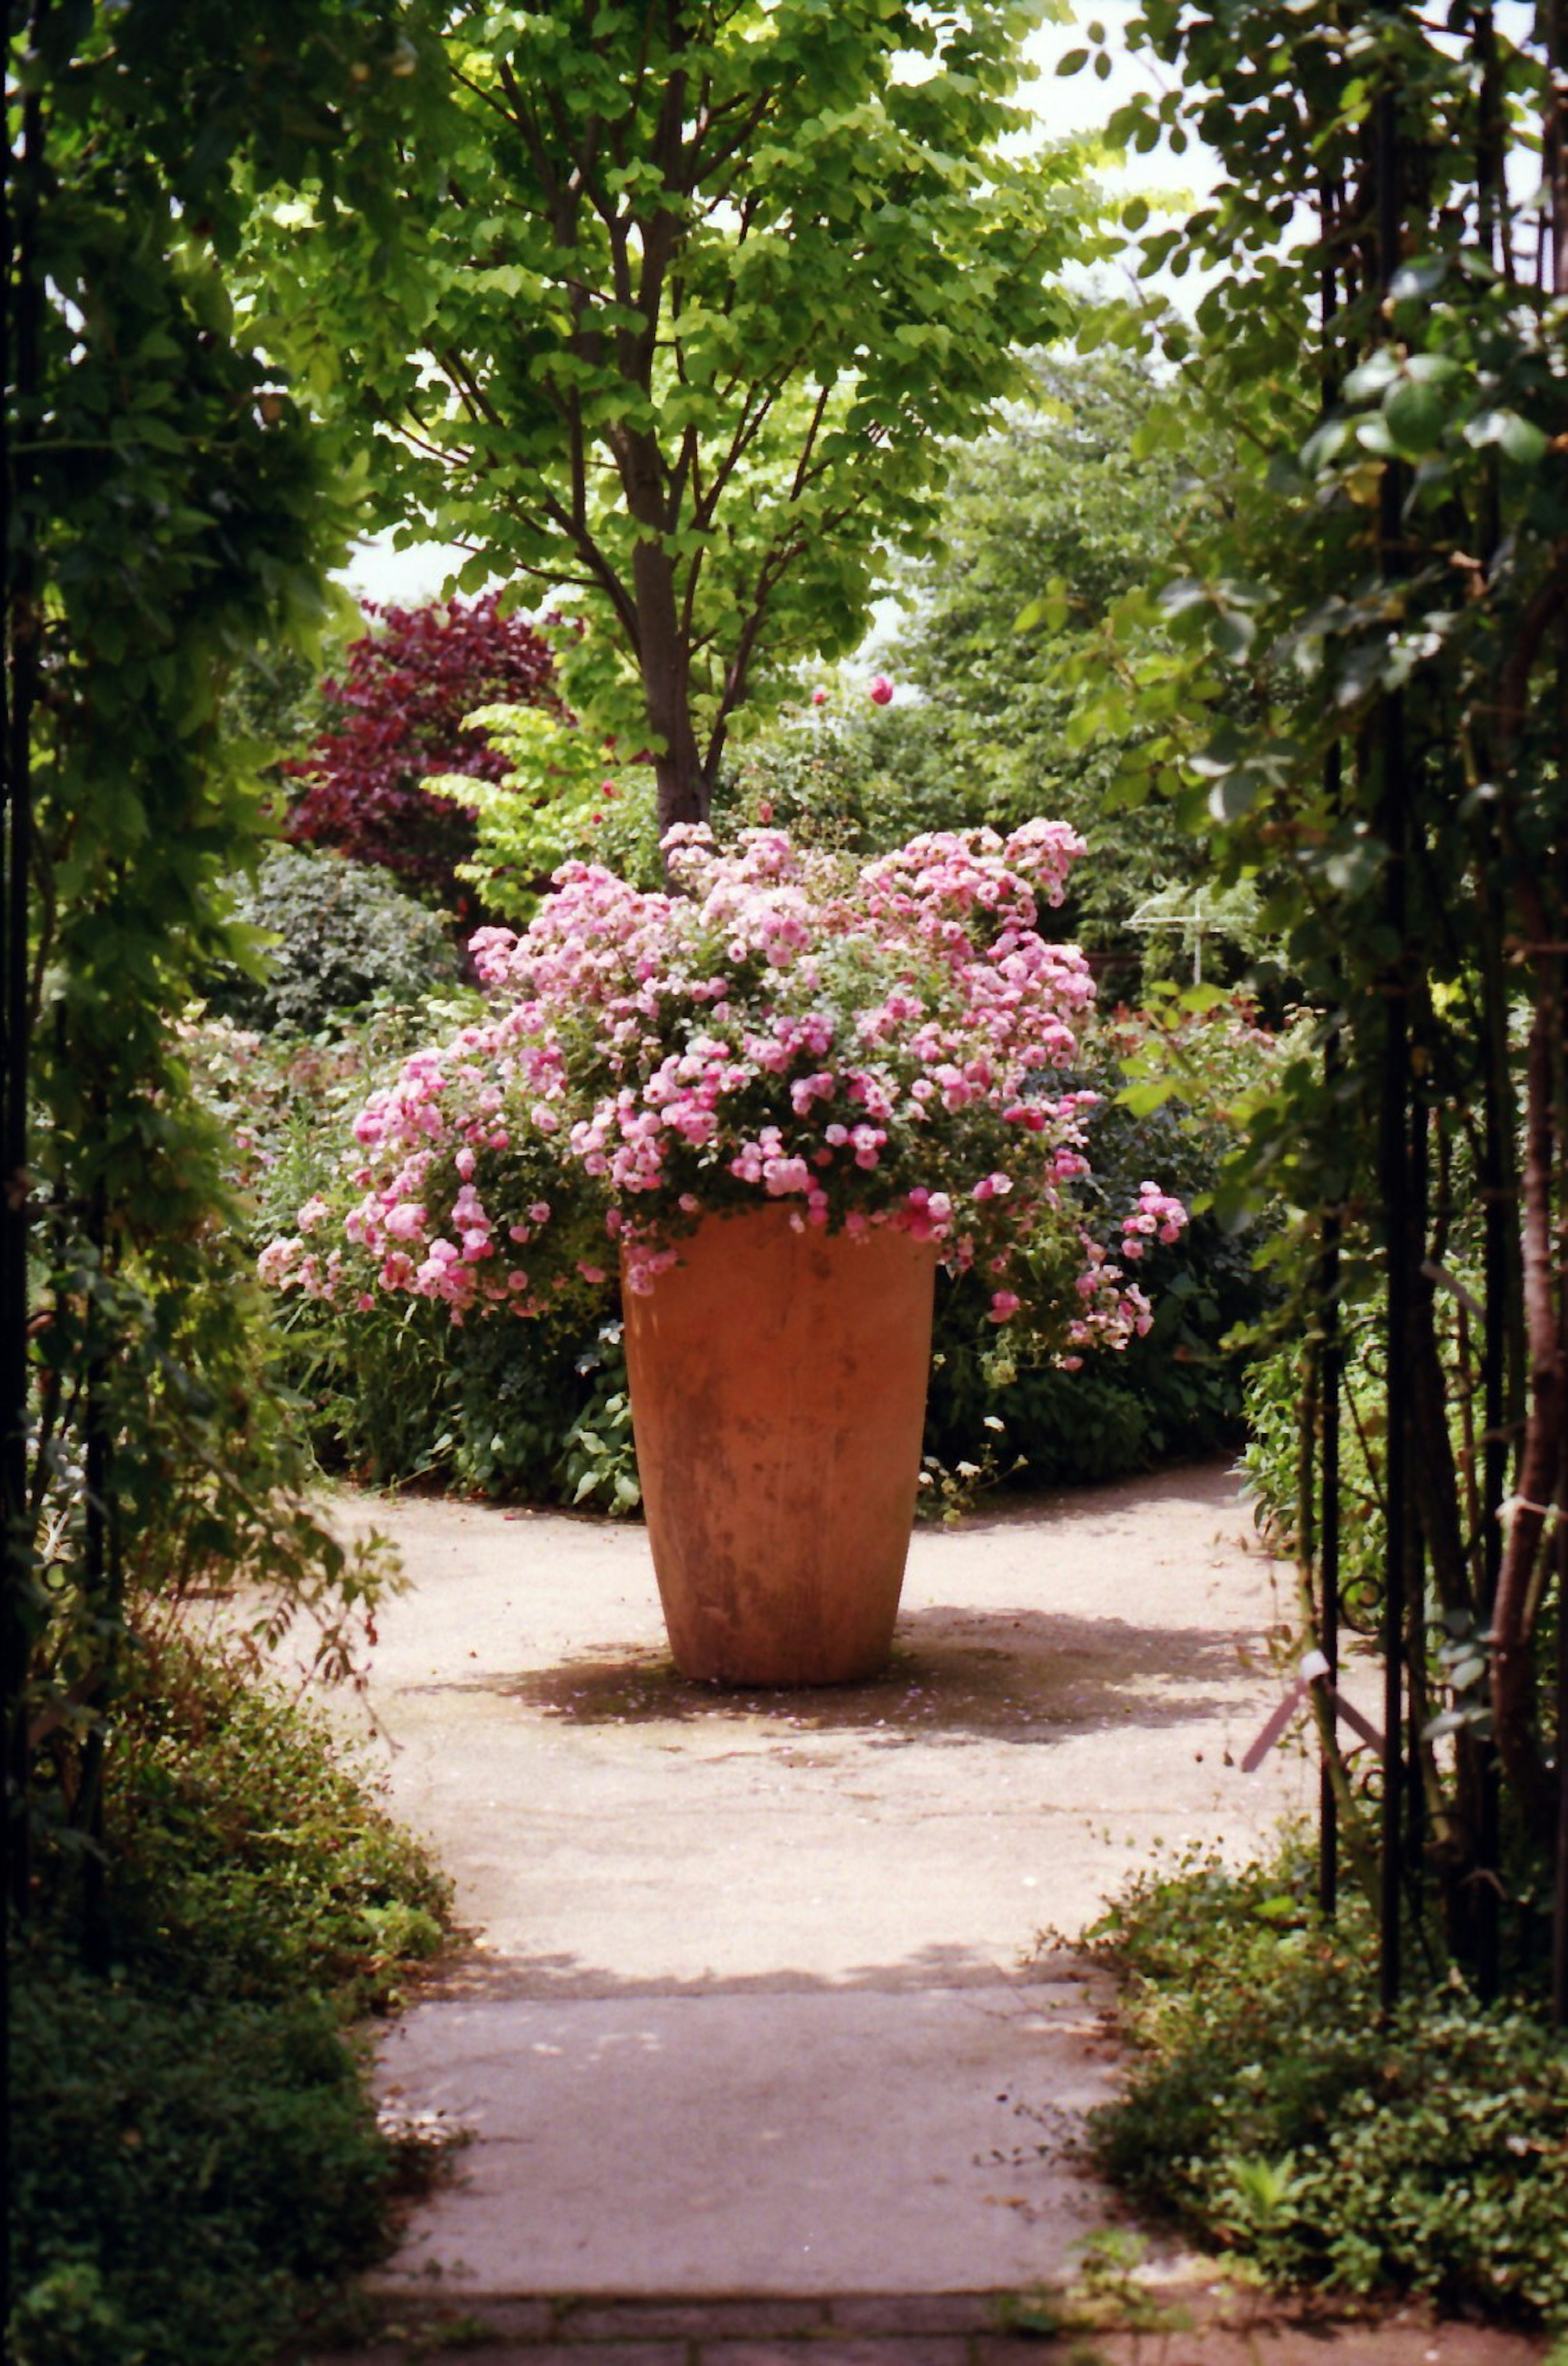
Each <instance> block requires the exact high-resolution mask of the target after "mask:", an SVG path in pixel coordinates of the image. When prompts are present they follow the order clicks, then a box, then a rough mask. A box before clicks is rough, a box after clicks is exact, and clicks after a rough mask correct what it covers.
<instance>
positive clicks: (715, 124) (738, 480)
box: [258, 0, 1078, 827]
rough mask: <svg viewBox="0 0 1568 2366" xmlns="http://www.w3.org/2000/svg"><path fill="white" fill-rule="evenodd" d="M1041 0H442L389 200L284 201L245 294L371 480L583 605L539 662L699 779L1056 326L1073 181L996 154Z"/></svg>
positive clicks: (473, 567)
mask: <svg viewBox="0 0 1568 2366" xmlns="http://www.w3.org/2000/svg"><path fill="white" fill-rule="evenodd" d="M1040 13H1041V8H1040V6H1039V5H1038V0H969V5H967V6H962V7H949V6H940V7H939V6H933V5H931V4H930V0H904V5H899V0H834V5H833V6H826V5H824V0H768V5H763V4H762V0H642V5H638V6H604V5H598V0H588V5H575V0H574V5H570V6H567V5H562V6H479V5H469V6H458V7H457V8H449V7H448V8H431V9H428V10H427V11H426V12H425V13H423V15H422V14H419V13H417V12H416V13H412V14H411V15H410V17H408V18H407V19H406V20H405V22H406V33H407V39H408V41H409V44H410V61H411V64H412V68H413V72H412V74H411V76H410V79H409V93H408V96H409V118H408V125H407V128H406V130H405V133H404V136H403V139H402V141H401V143H400V149H399V152H398V156H397V160H396V163H395V167H394V165H393V163H391V161H390V160H389V167H388V169H389V174H391V173H393V172H394V170H395V175H396V178H397V185H398V186H399V189H400V196H401V198H402V206H401V221H400V231H399V233H398V235H397V236H396V237H395V238H392V237H389V234H388V232H387V229H386V225H385V224H384V223H379V222H378V223H376V224H370V223H368V222H367V221H366V220H363V219H360V218H355V216H353V215H352V214H351V213H349V212H346V211H344V210H343V209H341V208H339V207H338V206H337V204H336V202H335V200H334V198H333V194H332V192H331V191H330V190H329V189H327V188H326V187H324V186H323V187H322V188H321V189H319V190H317V191H316V192H314V193H312V197H311V201H310V203H309V204H300V205H291V206H289V207H287V208H281V209H279V212H278V216H277V220H276V226H275V227H276V236H274V237H272V238H270V239H269V242H268V251H267V254H266V257H265V269H266V276H267V278H268V281H269V284H270V287H271V288H272V290H273V297H274V300H273V301H272V304H271V308H270V310H266V311H265V312H264V315H263V317H262V318H261V320H260V321H259V323H258V325H259V327H260V329H261V332H262V333H263V334H264V335H265V338H266V340H267V341H268V343H269V344H270V345H271V346H273V347H275V348H276V349H277V350H278V351H280V352H284V353H288V354H289V355H292V356H294V357H295V358H296V359H297V360H298V361H299V364H300V365H301V366H302V367H303V369H304V371H305V373H306V376H307V377H308V379H309V382H310V386H311V387H312V389H314V391H315V393H316V395H317V397H318V399H319V400H320V401H321V404H322V406H323V408H325V409H328V410H331V411H335V413H336V415H337V416H338V417H339V418H340V419H341V420H342V421H343V422H344V423H345V425H348V426H351V427H353V428H355V429H358V430H360V431H363V428H364V426H365V425H366V423H369V424H371V425H372V426H373V427H374V428H375V430H376V431H377V432H378V436H379V442H378V449H377V461H376V467H375V471H374V475H375V485H376V494H375V498H376V501H377V506H378V512H379V514H380V515H381V516H382V518H383V519H387V520H401V521H405V522H408V521H413V522H414V523H413V524H412V525H410V527H409V531H410V533H411V535H412V534H419V533H429V532H434V533H435V534H437V535H440V536H442V537H444V538H447V539H452V540H456V541H457V542H459V543H461V544H465V545H466V546H468V548H470V549H471V551H472V552H473V554H474V555H473V558H472V559H471V560H470V562H469V565H468V568H466V569H465V570H464V573H463V577H462V581H463V584H464V588H467V589H478V588H479V587H480V586H481V585H482V584H483V583H484V581H485V580H488V579H489V578H491V576H494V575H500V576H501V577H502V578H503V579H506V580H510V581H513V582H516V583H520V584H525V585H532V586H534V587H535V588H536V591H537V592H538V593H539V594H540V596H541V597H542V596H543V595H544V594H545V593H546V592H547V593H548V594H549V597H550V600H551V603H552V604H553V605H555V606H556V607H558V608H559V609H560V610H561V611H562V612H563V613H566V614H571V613H575V614H577V615H578V616H579V617H580V618H581V623H582V625H583V627H584V630H583V632H582V634H581V637H574V638H572V639H570V641H567V640H563V647H562V657H563V685H562V686H563V693H564V695H565V697H566V699H567V701H568V704H570V706H571V707H572V709H573V710H574V711H575V712H576V713H577V714H579V715H581V716H582V717H583V718H584V719H585V720H586V721H588V722H590V723H592V724H593V725H595V726H597V727H600V728H603V729H604V730H606V731H611V732H614V733H615V734H616V735H617V736H618V737H619V738H621V739H622V741H623V743H624V744H626V745H628V746H631V745H635V746H637V748H639V749H641V748H643V747H647V748H648V749H649V750H650V751H651V752H652V754H653V756H654V759H655V761H656V764H657V767H658V772H659V783H660V824H661V826H665V827H667V826H668V825H669V824H670V823H671V822H674V821H678V820H695V819H698V818H700V817H702V816H703V815H704V814H705V812H706V810H707V806H708V802H709V798H710V795H711V792H712V788H713V784H714V781H715V779H716V773H717V769H718V765H719V761H720V758H721V755H722V752H723V749H724V746H725V741H726V738H727V735H728V731H729V727H730V724H731V719H732V717H734V716H735V715H736V714H737V712H738V710H739V708H741V707H742V705H744V704H746V703H747V702H748V701H749V700H756V699H758V698H759V697H765V694H766V692H767V689H768V686H769V684H770V682H774V681H777V680H778V679H779V678H780V676H781V674H782V673H783V671H784V669H785V668H787V667H788V666H789V664H790V663H791V662H792V661H793V660H795V659H798V658H799V657H801V656H805V655H809V654H821V653H831V652H837V651H840V650H842V649H844V648H848V647H850V646H852V643H853V641H854V639H855V637H856V636H857V635H858V633H859V632H860V630H861V629H862V626H863V620H864V616H865V613H866V610H867V606H868V603H869V600H870V597H871V595H872V591H873V589H874V570H875V567H876V563H877V560H878V557H879V554H881V553H882V552H883V551H885V550H886V548H887V547H888V546H919V544H920V543H921V542H922V541H924V540H925V539H927V538H928V537H929V534H930V530H931V521H932V516H933V512H934V505H935V497H936V493H937V490H938V489H939V486H940V480H941V478H942V475H943V474H944V472H945V467H946V462H945V459H944V458H943V456H942V444H943V442H944V440H946V439H951V438H953V437H954V436H961V435H964V434H972V433H973V432H975V430H976V428H977V427H979V426H980V425H981V424H983V423H984V422H985V421H986V419H987V416H988V415H989V413H990V411H991V409H992V407H993V405H994V404H995V403H996V402H997V400H998V398H1000V397H1002V396H1003V395H1005V394H1006V393H1008V392H1009V391H1010V390H1011V389H1014V388H1015V387H1016V386H1017V385H1018V384H1019V382H1020V381H1019V368H1018V364H1017V362H1016V361H1015V358H1014V353H1015V348H1017V347H1019V346H1022V345H1028V344H1039V343H1041V342H1043V341H1044V340H1046V339H1048V338H1050V337H1051V336H1053V335H1054V334H1055V333H1057V332H1059V331H1060V330H1061V329H1062V328H1063V326H1064V325H1065V323H1066V319H1067V305H1066V299H1064V297H1063V296H1062V294H1061V293H1060V291H1059V289H1058V288H1057V287H1055V285H1054V276H1055V270H1056V266H1057V265H1059V263H1060V262H1061V260H1062V258H1063V256H1064V255H1065V254H1066V252H1067V251H1068V249H1069V247H1070V245H1071V243H1072V240H1073V236H1074V232H1075V227H1076V221H1077V206H1078V200H1077V197H1076V195H1075V189H1076V181H1075V174H1076V166H1075V164H1074V163H1073V162H1072V160H1071V159H1070V158H1068V157H1067V156H1066V155H1063V154H1056V153H1054V154H1051V155H1049V156H1047V157H1045V158H1043V159H1041V158H1036V159H1035V160H1033V161H1032V162H1029V163H1018V162H1009V161H1005V160H1004V159H1003V158H1002V157H1001V156H1000V155H999V153H998V144H997V143H998V141H999V140H1000V139H1001V136H1002V135H1003V134H1004V133H1006V132H1007V131H1009V130H1012V129H1014V128H1015V127H1016V126H1017V125H1018V124H1019V123H1020V121H1021V114H1020V111H1019V110H1018V109H1017V108H1016V107H1013V106H1012V105H1011V104H1010V97H1009V94H1010V91H1011V89H1012V87H1013V86H1014V84H1015V83H1016V80H1017V78H1018V74H1019V70H1020V42H1021V38H1022V35H1023V33H1024V31H1025V30H1026V29H1027V28H1028V26H1029V25H1030V24H1031V23H1032V21H1033V20H1034V19H1035V18H1036V17H1038V15H1039V14H1040Z"/></svg>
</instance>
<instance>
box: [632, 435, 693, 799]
mask: <svg viewBox="0 0 1568 2366" xmlns="http://www.w3.org/2000/svg"><path fill="white" fill-rule="evenodd" d="M659 468H660V462H659V454H658V450H657V447H655V446H653V445H651V444H650V443H649V440H648V439H646V438H642V437H638V438H636V439H634V440H633V441H632V442H631V443H630V444H629V445H628V446H627V449H626V452H625V454H624V455H623V456H622V460H621V482H622V485H623V486H624V488H625V490H626V506H627V508H628V509H629V510H630V511H631V513H632V515H633V516H634V517H635V518H636V519H637V521H638V523H639V524H641V525H642V526H643V527H644V529H645V531H646V534H647V536H648V539H647V540H645V541H642V542H639V543H638V544H637V548H636V549H635V551H634V552H633V554H632V591H633V595H634V598H635V600H636V603H637V668H638V671H639V672H640V673H641V676H642V694H643V700H644V703H645V704H646V706H647V708H648V726H649V734H650V737H651V738H652V742H653V769H654V777H655V779H656V780H657V781H658V783H659V835H660V838H662V837H663V835H664V833H665V831H666V830H667V829H670V828H673V826H674V825H675V823H677V822H696V821H706V819H707V817H708V807H709V805H710V803H711V795H710V784H709V782H708V779H707V776H706V773H705V771H704V767H703V760H702V754H701V751H700V749H699V748H698V746H697V735H696V730H695V728H694V725H693V721H692V652H691V648H690V646H689V645H688V642H687V638H686V635H685V632H684V630H683V629H682V623H681V609H680V603H679V601H678V599H677V597H676V591H675V562H674V560H673V559H672V558H671V557H670V555H669V553H668V552H667V551H666V550H664V549H663V548H662V547H661V541H660V537H661V536H662V533H663V515H662V510H663V502H662V493H661V488H660V475H659Z"/></svg>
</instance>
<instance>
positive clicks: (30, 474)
mask: <svg viewBox="0 0 1568 2366" xmlns="http://www.w3.org/2000/svg"><path fill="white" fill-rule="evenodd" d="M19 13H20V12H19V11H17V10H16V9H14V8H11V7H7V9H6V46H7V51H9V48H10V45H11V43H12V41H13V40H14V39H15V38H16V37H17V31H18V29H19V24H18V20H19ZM42 16H43V5H42V0H39V6H37V7H36V8H35V9H34V10H33V12H32V16H31V18H30V25H29V32H30V35H31V37H32V38H33V39H36V37H37V31H38V28H39V24H40V22H41V20H42ZM43 144H44V130H43V102H42V96H41V94H40V92H39V91H38V90H37V89H33V90H31V91H29V92H28V95H27V96H26V97H25V98H24V100H23V102H22V124H21V145H20V153H19V155H17V156H14V157H12V158H10V159H8V160H7V163H8V164H9V165H10V167H11V170H10V171H9V173H8V174H7V175H6V189H5V191H4V194H3V196H0V205H3V206H4V208H5V210H4V217H3V227H4V248H5V257H6V301H5V307H4V313H5V339H6V350H5V364H6V367H5V377H6V385H7V386H8V387H9V388H10V389H12V394H11V400H10V401H9V402H7V403H6V405H5V406H4V410H5V420H4V424H3V426H0V434H4V438H5V443H4V482H5V488H6V525H7V533H6V548H7V564H6V692H5V701H6V703H5V741H4V760H5V767H6V781H5V792H6V827H5V892H4V896H3V897H0V929H3V932H4V933H3V938H0V1008H3V1024H4V1043H5V1077H4V1100H3V1104H0V1520H3V1532H0V1552H3V1566H4V1617H3V1621H0V1625H3V1635H4V1640H3V1646H0V1648H3V1655H4V1685H5V1717H6V1748H5V1767H6V1802H5V1816H4V1830H5V1842H6V1896H7V1898H8V1900H9V1903H10V1906H11V1909H12V1910H13V1912H15V1913H17V1914H25V1913H26V1912H27V1910H28V1899H29V1895H30V1888H31V1861H30V1852H29V1848H28V1790H29V1782H30V1752H29V1745H28V1717H27V1706H26V1696H27V1680H28V1662H29V1653H30V1644H29V1621H28V1599H29V1596H30V1593H31V1587H32V1579H33V1552H32V1534H31V1523H30V1520H29V1516H28V1199H29V1191H30V1177H29V1174H28V1034H29V1029H30V1024H31V1020H30V1011H29V1007H28V1005H29V994H28V986H29V979H28V919H29V911H30V905H29V896H28V882H29V874H30V871H31V863H32V761H31V737H32V724H33V714H34V709H35V707H36V704H37V700H38V688H39V612H38V568H37V560H36V558H35V555H34V550H33V542H32V533H31V518H30V511H31V507H32V498H31V497H32V487H33V479H34V467H33V462H32V459H31V456H30V454H29V451H28V444H29V441H30V431H31V425H32V423H33V415H34V413H35V412H36V410H37V405H38V397H39V368H40V364H39V333H40V321H41V312H42V285H41V277H40V272H39V262H38V253H37V235H36V229H37V218H38V216H37V208H38V193H39V185H40V183H41V179H42V173H43ZM18 425H19V426H20V427H21V429H22V433H21V434H19V435H18V434H14V432H13V430H14V429H15V428H16V427H17V426H18Z"/></svg>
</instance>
